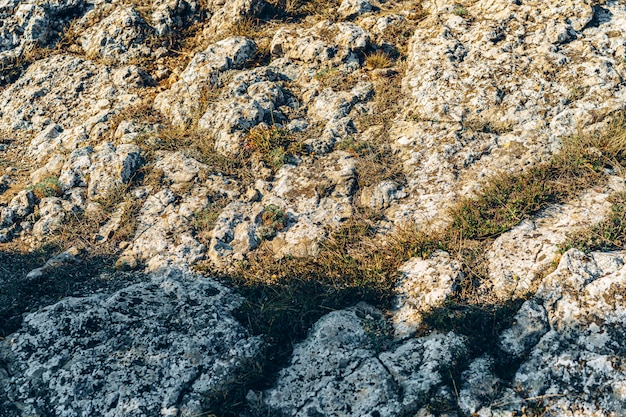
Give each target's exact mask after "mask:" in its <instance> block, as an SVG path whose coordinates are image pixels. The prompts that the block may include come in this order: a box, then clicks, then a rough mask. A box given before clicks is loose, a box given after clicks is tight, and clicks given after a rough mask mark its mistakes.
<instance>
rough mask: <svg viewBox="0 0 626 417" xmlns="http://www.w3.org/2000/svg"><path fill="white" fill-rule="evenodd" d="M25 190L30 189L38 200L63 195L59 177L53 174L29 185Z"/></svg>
mask: <svg viewBox="0 0 626 417" xmlns="http://www.w3.org/2000/svg"><path fill="white" fill-rule="evenodd" d="M26 189H27V190H32V191H33V193H34V194H35V197H37V199H38V200H41V199H42V198H46V197H60V196H61V195H63V190H62V189H61V184H60V183H59V179H58V178H57V177H55V176H50V177H46V178H44V179H43V180H41V181H40V182H38V183H37V184H34V185H29V186H28V187H26Z"/></svg>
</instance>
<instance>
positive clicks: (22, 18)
mask: <svg viewBox="0 0 626 417" xmlns="http://www.w3.org/2000/svg"><path fill="white" fill-rule="evenodd" d="M88 7H89V5H88V2H87V1H84V0H63V1H58V0H51V1H17V0H7V1H4V2H3V3H2V4H0V19H1V20H2V22H3V25H2V27H1V28H0V62H2V63H7V62H8V61H9V60H10V59H16V58H18V57H20V56H21V55H24V54H27V53H28V52H27V51H29V50H31V49H32V48H33V47H34V46H35V45H37V44H38V45H42V46H44V45H49V44H51V43H53V42H54V41H56V40H57V39H58V34H59V32H61V29H62V28H63V25H65V24H67V23H68V22H69V21H71V20H72V19H73V18H75V17H76V16H80V15H81V14H82V13H85V11H86V10H87V9H88ZM7 81H10V80H8V79H6V78H5V77H4V74H2V75H1V76H0V84H4V83H5V82H7Z"/></svg>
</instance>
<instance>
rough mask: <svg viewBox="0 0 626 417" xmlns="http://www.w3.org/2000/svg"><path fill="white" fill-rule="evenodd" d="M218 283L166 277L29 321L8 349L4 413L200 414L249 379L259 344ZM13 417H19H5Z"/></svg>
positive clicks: (61, 306)
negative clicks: (242, 379) (215, 398)
mask: <svg viewBox="0 0 626 417" xmlns="http://www.w3.org/2000/svg"><path fill="white" fill-rule="evenodd" d="M240 303H241V299H240V298H239V297H237V296H235V295H234V294H233V293H232V292H231V291H229V290H228V289H226V288H224V287H222V286H221V285H219V284H217V283H216V282H214V281H212V280H210V279H207V278H202V277H196V276H191V275H188V274H184V273H181V272H180V271H177V270H165V271H160V272H159V273H158V274H155V275H153V276H152V277H149V278H148V279H147V280H144V281H143V282H141V283H138V284H134V285H131V286H129V287H127V288H124V289H122V290H119V291H117V292H115V293H113V294H111V295H107V294H102V293H99V294H95V295H92V296H87V297H80V298H67V299H65V300H63V301H60V302H58V303H57V304H54V305H51V306H49V307H46V308H43V309H42V310H40V311H38V312H35V313H31V314H29V315H27V316H26V317H25V319H24V323H23V325H22V328H21V329H20V330H19V331H18V332H16V333H14V334H13V335H11V337H10V338H8V339H6V340H5V341H4V342H1V343H2V350H3V352H4V353H5V354H6V356H4V357H5V358H6V360H8V366H9V369H10V375H11V376H10V377H8V376H7V375H6V374H4V375H3V376H2V377H1V379H0V385H1V386H2V390H1V391H2V394H0V398H1V400H0V401H2V402H1V403H0V404H2V409H3V410H9V411H10V410H15V408H14V406H16V405H17V406H18V409H20V410H21V411H19V412H18V411H17V410H16V411H15V413H14V414H13V415H15V416H26V415H30V416H44V415H55V416H66V417H72V416H83V415H102V416H115V415H120V414H124V415H129V416H145V417H152V416H156V415H165V416H175V415H180V414H181V413H182V414H196V413H199V412H202V411H203V408H202V407H203V406H207V401H210V400H209V399H208V397H209V395H216V394H217V393H219V392H225V391H227V390H228V389H229V387H230V384H232V383H234V382H236V380H237V378H238V375H239V374H240V373H241V372H246V368H247V367H248V366H250V362H251V361H252V360H253V359H254V356H255V355H256V354H257V353H258V351H259V347H260V340H259V339H258V338H255V337H250V336H249V335H248V334H247V333H246V331H245V330H244V329H243V328H242V326H241V325H240V324H239V323H238V322H236V321H235V320H234V319H233V318H232V316H231V312H232V310H233V309H235V308H236V307H237V306H238V305H239V304H240ZM8 415H9V416H11V415H12V414H8Z"/></svg>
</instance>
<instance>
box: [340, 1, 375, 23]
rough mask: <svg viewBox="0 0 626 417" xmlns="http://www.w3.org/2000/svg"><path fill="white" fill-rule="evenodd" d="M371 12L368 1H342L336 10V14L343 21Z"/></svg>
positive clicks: (370, 5)
mask: <svg viewBox="0 0 626 417" xmlns="http://www.w3.org/2000/svg"><path fill="white" fill-rule="evenodd" d="M371 11H372V4H371V3H370V1H369V0H343V1H342V2H341V5H340V6H339V9H337V13H339V15H340V16H341V17H343V18H344V19H350V18H353V17H356V16H358V15H360V14H363V13H367V12H371Z"/></svg>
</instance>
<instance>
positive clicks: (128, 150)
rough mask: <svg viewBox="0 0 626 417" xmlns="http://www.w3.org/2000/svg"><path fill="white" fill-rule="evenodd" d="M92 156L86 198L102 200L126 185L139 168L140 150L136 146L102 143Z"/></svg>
mask: <svg viewBox="0 0 626 417" xmlns="http://www.w3.org/2000/svg"><path fill="white" fill-rule="evenodd" d="M94 150H95V153H94V154H93V156H92V158H91V159H92V162H91V166H90V169H89V183H88V184H87V196H88V197H89V198H91V199H94V198H98V197H100V198H103V197H107V196H109V195H111V194H112V193H114V192H116V190H118V189H119V188H120V187H122V186H124V185H126V184H128V183H129V182H130V180H131V179H132V178H133V175H134V174H135V171H137V169H138V168H139V167H140V166H141V163H142V156H141V148H139V146H137V145H119V146H117V147H115V146H113V145H112V144H111V143H109V142H104V143H103V144H101V145H100V146H98V147H97V148H96V149H94Z"/></svg>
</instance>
